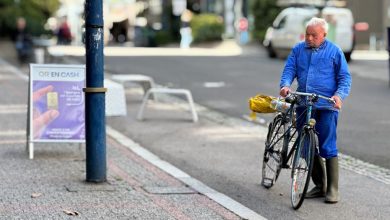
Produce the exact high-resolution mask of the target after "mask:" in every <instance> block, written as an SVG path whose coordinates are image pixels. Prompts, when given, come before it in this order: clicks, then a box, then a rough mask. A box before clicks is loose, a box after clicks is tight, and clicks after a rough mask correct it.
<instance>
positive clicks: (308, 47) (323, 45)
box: [305, 38, 328, 50]
mask: <svg viewBox="0 0 390 220" xmlns="http://www.w3.org/2000/svg"><path fill="white" fill-rule="evenodd" d="M327 43H328V40H327V39H326V38H325V39H324V41H323V42H322V43H321V45H320V46H319V47H318V48H312V47H310V46H309V45H308V44H307V43H306V42H305V48H307V49H314V50H319V49H323V48H324V47H325V46H326V44H327Z"/></svg>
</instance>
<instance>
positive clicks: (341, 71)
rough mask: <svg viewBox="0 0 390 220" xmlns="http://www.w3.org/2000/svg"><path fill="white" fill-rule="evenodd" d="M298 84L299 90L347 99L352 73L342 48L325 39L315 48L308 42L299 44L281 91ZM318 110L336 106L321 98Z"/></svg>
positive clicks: (282, 80)
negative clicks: (293, 83)
mask: <svg viewBox="0 0 390 220" xmlns="http://www.w3.org/2000/svg"><path fill="white" fill-rule="evenodd" d="M295 78H296V79H297V81H298V88H297V91H299V92H308V93H317V94H320V95H323V96H327V97H332V96H334V95H337V96H339V97H340V98H341V99H342V100H344V99H345V98H346V97H347V96H348V94H349V92H350V90H351V82H352V79H351V74H350V73H349V70H348V64H347V61H346V60H345V57H344V54H343V52H342V51H341V49H340V48H339V47H337V46H336V45H335V44H333V43H332V42H330V41H328V40H326V39H325V41H324V42H323V43H322V44H321V46H320V47H319V48H316V49H312V48H310V47H309V46H308V45H307V44H306V42H301V43H298V44H297V45H296V46H295V47H294V48H293V49H292V51H291V53H290V55H289V57H288V59H287V61H286V65H285V67H284V70H283V73H282V76H281V80H280V88H282V87H284V86H288V87H291V84H292V82H293V81H294V79H295ZM315 107H317V108H319V109H330V110H337V109H335V108H333V104H332V103H329V102H327V101H326V100H323V99H320V100H319V101H318V102H317V103H316V104H315Z"/></svg>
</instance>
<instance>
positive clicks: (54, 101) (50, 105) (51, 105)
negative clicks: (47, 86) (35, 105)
mask: <svg viewBox="0 0 390 220" xmlns="http://www.w3.org/2000/svg"><path fill="white" fill-rule="evenodd" d="M47 109H55V110H58V93H57V92H48V93H47Z"/></svg>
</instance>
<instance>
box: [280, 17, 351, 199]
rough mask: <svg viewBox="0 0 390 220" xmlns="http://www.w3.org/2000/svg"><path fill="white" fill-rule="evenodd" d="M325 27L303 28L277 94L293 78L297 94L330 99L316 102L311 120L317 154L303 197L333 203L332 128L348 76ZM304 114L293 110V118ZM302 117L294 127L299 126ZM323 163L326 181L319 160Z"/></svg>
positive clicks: (315, 23) (314, 22)
mask: <svg viewBox="0 0 390 220" xmlns="http://www.w3.org/2000/svg"><path fill="white" fill-rule="evenodd" d="M327 31H328V24H327V23H326V21H325V20H324V19H321V18H316V17H314V18H312V19H311V20H310V21H309V22H308V24H307V26H306V37H305V41H304V42H301V43H298V44H297V45H296V46H295V47H294V48H293V49H292V52H291V53H290V55H289V57H288V59H287V62H286V65H285V67H284V70H283V73H282V76H281V80H280V88H281V89H280V95H281V96H283V97H285V96H286V95H288V93H289V91H290V87H291V84H292V82H293V80H294V79H295V78H296V79H297V82H298V88H297V91H300V92H308V93H317V94H320V95H324V96H327V97H332V98H333V99H334V100H335V104H331V103H328V102H327V101H325V100H319V101H318V102H317V103H316V104H315V108H314V112H313V113H314V114H313V115H312V117H313V118H314V119H315V120H316V121H317V123H316V125H315V129H316V131H317V133H318V142H319V155H316V156H315V159H314V164H313V172H312V179H313V182H314V184H315V187H314V188H313V189H312V190H310V191H309V192H308V193H307V195H306V198H314V197H325V202H326V203H337V202H338V201H339V193H338V180H339V168H338V157H337V154H338V150H337V146H336V128H337V120H338V114H339V110H340V109H341V107H342V103H343V100H344V99H345V98H346V97H347V96H348V94H349V92H350V87H351V75H350V73H349V70H348V65H347V61H346V59H345V57H344V54H343V52H342V51H341V49H340V48H339V47H338V46H336V45H335V44H333V43H332V42H330V41H328V40H327V39H326V38H325V37H326V34H327ZM301 114H304V111H303V109H302V108H299V107H298V108H297V116H299V115H301ZM303 118H305V117H300V119H299V120H298V126H302V125H303ZM321 157H322V158H325V162H326V181H325V170H324V169H325V168H324V164H323V159H322V158H321Z"/></svg>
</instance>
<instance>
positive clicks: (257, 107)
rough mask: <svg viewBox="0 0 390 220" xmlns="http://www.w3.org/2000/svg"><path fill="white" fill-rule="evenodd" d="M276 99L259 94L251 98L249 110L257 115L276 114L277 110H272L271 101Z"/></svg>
mask: <svg viewBox="0 0 390 220" xmlns="http://www.w3.org/2000/svg"><path fill="white" fill-rule="evenodd" d="M274 99H276V97H272V96H267V95H262V94H258V95H256V96H253V97H251V98H249V109H250V110H252V112H257V113H274V112H276V110H275V109H273V108H271V101H272V100H274Z"/></svg>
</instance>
